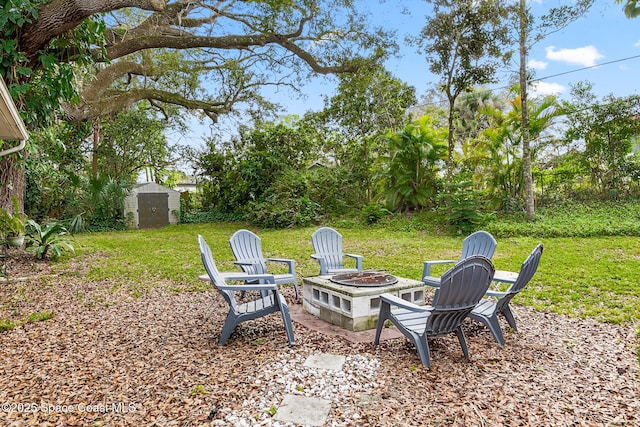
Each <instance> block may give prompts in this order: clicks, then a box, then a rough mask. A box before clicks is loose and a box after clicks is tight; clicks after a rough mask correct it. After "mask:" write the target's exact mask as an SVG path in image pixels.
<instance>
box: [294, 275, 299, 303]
mask: <svg viewBox="0 0 640 427" xmlns="http://www.w3.org/2000/svg"><path fill="white" fill-rule="evenodd" d="M293 290H294V291H295V293H296V302H298V301H300V291H299V290H298V281H297V280H296V279H293Z"/></svg>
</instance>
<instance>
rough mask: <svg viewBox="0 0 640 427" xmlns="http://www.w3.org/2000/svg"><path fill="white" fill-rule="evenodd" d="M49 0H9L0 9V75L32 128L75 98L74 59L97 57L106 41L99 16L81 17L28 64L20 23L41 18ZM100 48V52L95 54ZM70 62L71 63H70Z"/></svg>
mask: <svg viewBox="0 0 640 427" xmlns="http://www.w3.org/2000/svg"><path fill="white" fill-rule="evenodd" d="M48 2H49V0H9V1H8V2H7V3H6V4H5V6H4V7H2V8H0V29H1V30H0V35H1V37H0V40H1V41H0V52H2V62H0V75H2V76H3V77H4V78H5V80H6V82H7V85H8V87H9V90H10V92H11V93H12V96H13V98H14V100H16V103H17V105H19V106H20V110H21V112H22V116H23V117H22V118H23V120H24V121H25V123H26V124H27V125H28V126H29V127H32V128H38V127H40V126H46V125H47V124H50V123H52V121H53V119H54V118H55V116H56V114H57V113H58V111H59V110H60V107H61V105H62V104H63V103H64V102H72V101H74V100H76V99H77V97H78V95H77V88H78V85H77V84H76V79H75V71H76V66H77V65H76V64H78V65H80V66H88V65H89V64H93V63H94V62H95V59H96V57H99V56H100V55H101V51H100V50H99V49H98V50H97V51H96V46H104V40H105V39H104V34H105V27H104V23H103V21H102V20H101V18H100V17H99V16H97V17H95V18H90V19H86V20H83V21H82V22H81V23H80V24H79V25H78V26H77V27H75V28H73V29H71V30H70V31H69V32H67V33H66V34H65V35H63V36H60V37H57V38H55V39H53V40H51V42H50V43H49V49H50V50H48V51H42V52H40V55H39V56H38V58H37V59H36V60H35V61H32V62H31V63H29V61H28V60H27V58H26V57H25V55H24V54H23V53H22V52H21V51H20V47H19V46H18V44H17V43H16V41H17V40H19V38H18V37H19V36H18V35H19V34H20V33H21V31H22V28H23V27H24V26H25V25H26V24H29V23H31V22H33V21H34V20H35V19H37V18H38V10H39V8H40V7H41V6H42V5H43V4H45V3H48ZM96 53H97V55H96ZM69 61H72V62H69Z"/></svg>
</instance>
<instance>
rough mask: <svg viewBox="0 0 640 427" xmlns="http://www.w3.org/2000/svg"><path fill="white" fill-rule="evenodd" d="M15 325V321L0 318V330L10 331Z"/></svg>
mask: <svg viewBox="0 0 640 427" xmlns="http://www.w3.org/2000/svg"><path fill="white" fill-rule="evenodd" d="M15 327H16V325H15V323H13V322H11V321H10V320H9V319H0V332H4V331H10V330H11V329H13V328H15Z"/></svg>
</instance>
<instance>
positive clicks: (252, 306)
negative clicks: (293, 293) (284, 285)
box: [235, 294, 287, 314]
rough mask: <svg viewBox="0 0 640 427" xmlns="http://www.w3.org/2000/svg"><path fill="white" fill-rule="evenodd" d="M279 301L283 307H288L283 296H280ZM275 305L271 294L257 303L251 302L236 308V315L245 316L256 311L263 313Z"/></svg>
mask: <svg viewBox="0 0 640 427" xmlns="http://www.w3.org/2000/svg"><path fill="white" fill-rule="evenodd" d="M278 300H279V301H280V304H281V305H282V306H285V307H287V302H286V301H285V299H284V298H283V297H282V295H280V294H278ZM274 304H275V302H274V300H273V294H269V295H268V296H266V297H263V298H260V299H257V300H255V301H250V302H247V303H244V304H240V305H238V306H237V307H236V310H235V312H236V314H245V313H253V312H255V311H261V310H265V309H268V308H270V307H272V306H273V305H274Z"/></svg>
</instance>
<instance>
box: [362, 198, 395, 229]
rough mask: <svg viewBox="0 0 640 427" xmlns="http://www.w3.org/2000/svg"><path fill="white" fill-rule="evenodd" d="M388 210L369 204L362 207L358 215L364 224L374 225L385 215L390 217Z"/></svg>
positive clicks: (375, 204)
mask: <svg viewBox="0 0 640 427" xmlns="http://www.w3.org/2000/svg"><path fill="white" fill-rule="evenodd" d="M390 214H391V211H389V209H387V208H385V207H383V206H381V205H379V204H377V203H371V204H368V205H366V206H363V207H362V210H361V211H360V215H361V216H362V219H363V221H364V223H365V224H376V223H378V222H379V221H380V220H381V219H382V218H384V217H385V216H386V215H390Z"/></svg>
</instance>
